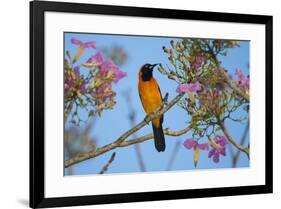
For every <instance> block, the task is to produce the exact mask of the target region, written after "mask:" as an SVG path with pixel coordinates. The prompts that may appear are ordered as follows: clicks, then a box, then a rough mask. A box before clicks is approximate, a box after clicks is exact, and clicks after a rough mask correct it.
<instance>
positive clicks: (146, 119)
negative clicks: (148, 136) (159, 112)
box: [144, 115, 150, 125]
mask: <svg viewBox="0 0 281 209" xmlns="http://www.w3.org/2000/svg"><path fill="white" fill-rule="evenodd" d="M144 121H145V122H146V124H147V125H148V124H149V122H150V117H149V115H147V116H145V118H144Z"/></svg>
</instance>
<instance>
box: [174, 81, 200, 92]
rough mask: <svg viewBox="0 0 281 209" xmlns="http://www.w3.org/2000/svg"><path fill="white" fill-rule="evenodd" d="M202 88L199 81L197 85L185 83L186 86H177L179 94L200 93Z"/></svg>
mask: <svg viewBox="0 0 281 209" xmlns="http://www.w3.org/2000/svg"><path fill="white" fill-rule="evenodd" d="M201 88H202V86H201V84H200V83H199V81H196V82H195V83H184V84H179V85H178V86H177V89H176V91H177V93H193V92H197V91H200V90H201Z"/></svg>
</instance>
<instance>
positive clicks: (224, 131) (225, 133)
mask: <svg viewBox="0 0 281 209" xmlns="http://www.w3.org/2000/svg"><path fill="white" fill-rule="evenodd" d="M219 125H220V127H221V129H222V131H223V133H224V135H225V136H226V138H227V139H228V141H229V142H230V143H231V144H233V145H234V146H235V147H236V148H237V149H238V150H240V151H242V152H244V153H245V154H246V155H247V156H248V158H249V148H248V147H243V146H242V145H240V144H238V143H237V142H236V141H235V140H234V139H233V138H232V136H231V135H230V134H229V133H228V130H227V129H226V127H225V126H224V124H223V122H221V121H219Z"/></svg>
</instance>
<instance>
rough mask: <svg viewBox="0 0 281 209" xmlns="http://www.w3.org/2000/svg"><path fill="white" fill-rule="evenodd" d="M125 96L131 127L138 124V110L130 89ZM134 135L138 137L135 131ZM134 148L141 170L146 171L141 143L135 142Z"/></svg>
mask: <svg viewBox="0 0 281 209" xmlns="http://www.w3.org/2000/svg"><path fill="white" fill-rule="evenodd" d="M124 97H125V100H126V102H127V106H128V109H129V114H128V118H129V121H130V125H131V127H133V126H134V125H136V112H135V110H134V108H133V107H132V102H131V94H130V91H129V90H128V91H126V92H124ZM132 136H133V138H136V137H137V134H136V133H134V134H133V135H132ZM134 149H135V152H136V156H137V161H138V164H139V167H140V170H141V171H142V172H145V171H146V166H145V163H144V159H143V156H142V151H141V146H140V144H135V146H134Z"/></svg>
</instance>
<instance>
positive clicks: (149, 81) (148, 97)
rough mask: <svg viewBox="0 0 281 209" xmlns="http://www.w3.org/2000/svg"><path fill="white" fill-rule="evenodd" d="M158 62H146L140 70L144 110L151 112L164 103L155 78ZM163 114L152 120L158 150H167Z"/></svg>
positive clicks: (140, 88) (140, 87)
mask: <svg viewBox="0 0 281 209" xmlns="http://www.w3.org/2000/svg"><path fill="white" fill-rule="evenodd" d="M156 65H158V64H154V65H151V64H144V65H142V66H141V68H140V71H139V85H138V89H139V96H140V100H141V102H142V106H143V109H144V111H145V112H146V113H147V114H149V113H151V112H153V111H154V110H155V109H156V108H157V107H159V106H160V105H162V103H163V99H162V95H161V91H160V88H159V86H158V83H157V81H156V79H155V78H153V68H154V67H155V66H156ZM162 123H163V115H161V116H160V117H159V118H155V119H153V120H152V128H153V135H154V145H155V148H156V150H157V151H158V152H163V151H164V150H165V147H166V145H165V137H164V133H163V128H162Z"/></svg>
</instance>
